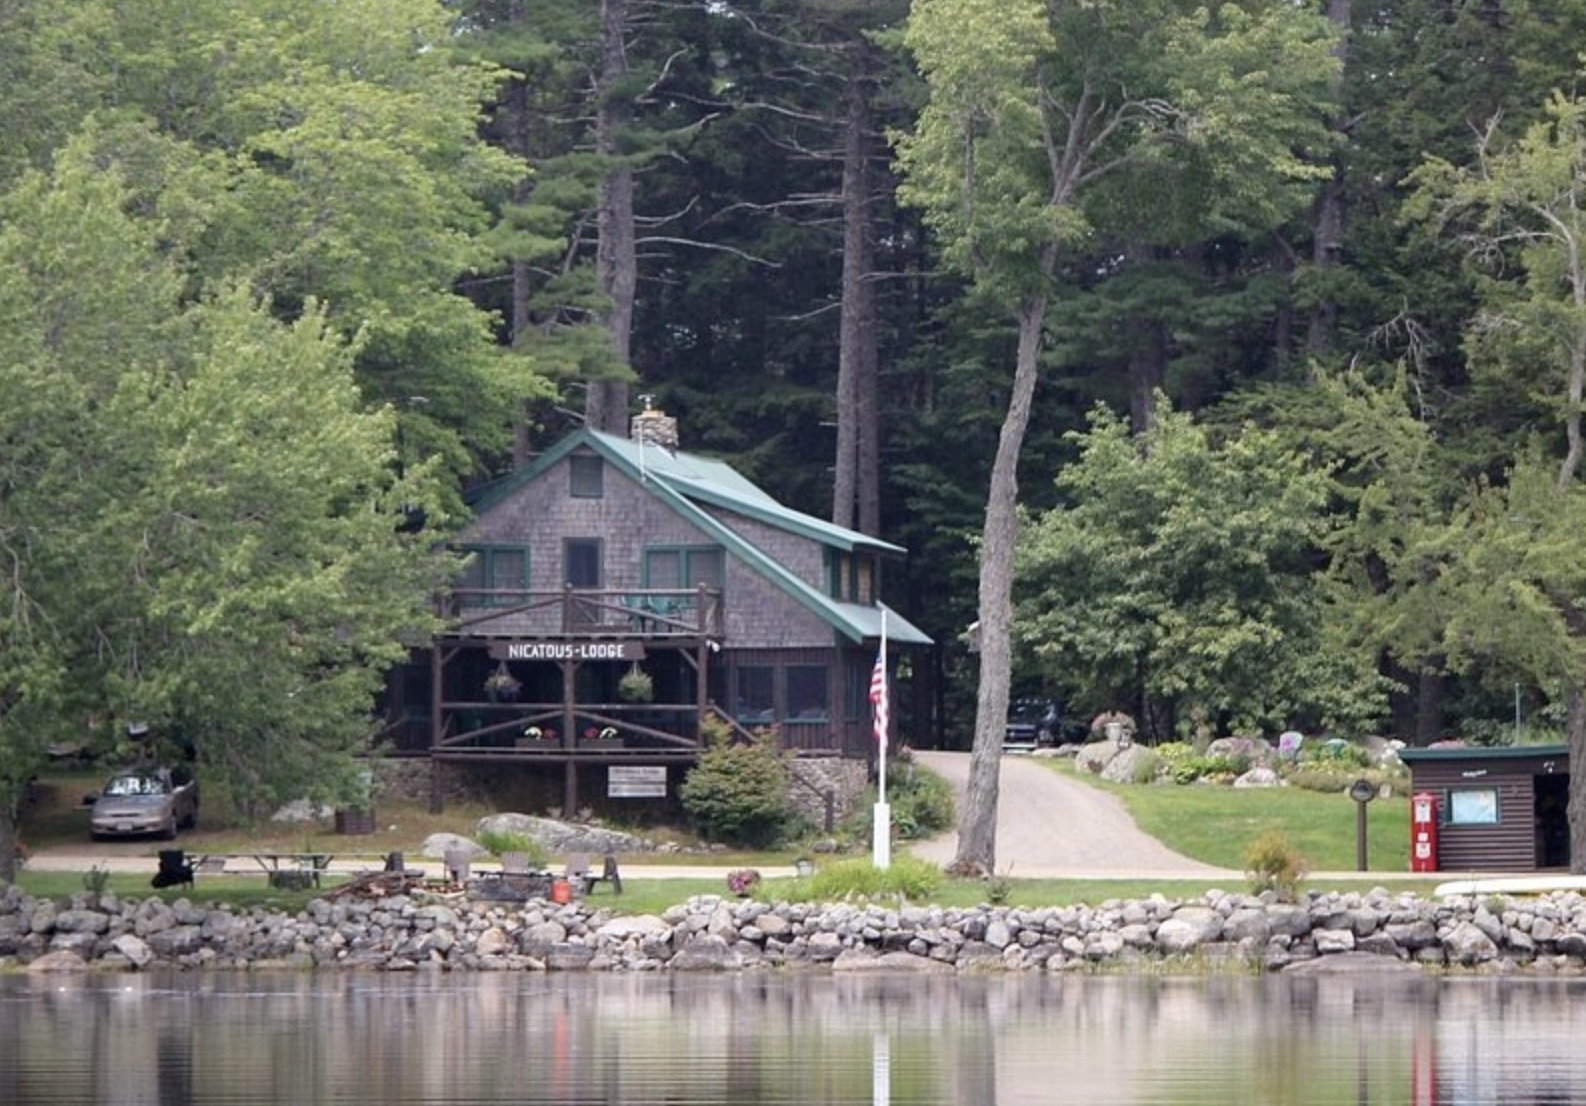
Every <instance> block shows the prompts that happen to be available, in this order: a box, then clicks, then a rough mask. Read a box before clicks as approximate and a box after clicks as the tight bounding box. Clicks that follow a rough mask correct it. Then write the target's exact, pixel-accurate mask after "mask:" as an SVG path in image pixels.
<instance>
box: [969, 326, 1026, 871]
mask: <svg viewBox="0 0 1586 1106" xmlns="http://www.w3.org/2000/svg"><path fill="white" fill-rule="evenodd" d="M1046 303H1047V301H1046V297H1045V296H1044V295H1040V296H1035V297H1032V298H1031V299H1029V300H1028V301H1026V302H1025V303H1024V304H1023V305H1021V306H1020V308H1019V310H1018V312H1017V315H1016V317H1017V319H1018V324H1019V351H1018V358H1017V363H1016V365H1015V368H1014V374H1013V391H1012V393H1011V394H1010V395H1009V397H1008V413H1007V416H1006V417H1005V418H1004V419H1003V422H1002V432H1001V434H1000V435H999V437H998V439H997V457H996V461H995V462H994V463H993V465H992V469H991V488H990V490H989V492H988V494H987V496H986V524H985V529H984V531H983V532H982V534H981V548H980V688H979V692H978V696H977V702H976V710H975V745H974V751H973V752H972V753H971V754H970V762H969V789H968V794H967V796H966V797H965V802H964V813H963V817H962V818H961V819H960V820H959V826H958V855H957V856H956V857H955V858H954V859H953V864H952V870H953V871H954V872H955V873H957V874H959V875H973V876H988V875H992V874H994V873H995V871H996V862H997V791H998V785H999V782H1000V781H999V773H1000V770H1001V765H1002V736H1003V727H1004V726H1005V725H1006V723H1007V717H1008V683H1009V680H1010V677H1011V672H1012V667H1013V643H1012V640H1011V637H1012V630H1013V552H1014V543H1015V542H1016V541H1017V539H1018V498H1019V451H1020V449H1022V448H1023V446H1024V435H1025V431H1026V429H1028V427H1029V425H1030V406H1031V403H1032V402H1033V401H1034V398H1035V383H1036V379H1037V377H1038V375H1039V372H1040V352H1041V333H1042V327H1043V324H1044V322H1045V320H1046Z"/></svg>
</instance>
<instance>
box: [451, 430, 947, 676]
mask: <svg viewBox="0 0 1586 1106" xmlns="http://www.w3.org/2000/svg"><path fill="white" fill-rule="evenodd" d="M579 448H589V449H593V450H594V451H595V452H597V453H599V454H600V455H601V456H602V457H604V458H605V460H606V461H607V462H608V463H609V464H611V465H614V466H615V467H616V468H617V469H618V470H619V471H621V472H623V473H624V474H625V475H627V476H628V477H629V478H630V479H633V480H636V481H638V482H640V483H642V484H644V485H645V486H646V487H648V488H649V489H650V490H651V492H652V493H654V495H655V497H656V498H657V499H659V500H661V501H662V502H663V503H666V504H667V505H668V506H670V507H671V508H672V509H673V510H675V511H676V512H677V513H678V514H680V515H682V516H683V517H684V518H686V519H688V520H689V521H690V522H691V523H693V524H694V525H695V526H698V527H699V528H700V529H701V530H703V531H705V532H706V533H708V534H710V535H711V536H713V537H714V538H715V539H716V540H717V541H718V542H719V543H720V544H721V545H722V546H723V547H724V548H726V549H727V550H728V551H729V552H730V553H732V555H733V556H735V557H737V558H738V559H739V560H740V561H742V562H744V563H745V564H747V565H749V566H750V567H751V568H753V569H754V570H755V571H757V572H759V573H760V574H761V575H762V576H764V577H765V578H766V579H768V580H770V581H771V582H772V583H774V584H776V585H777V586H778V587H780V588H781V589H782V590H783V591H785V592H786V593H787V594H788V595H790V596H792V597H793V598H794V599H796V600H797V601H798V602H799V603H800V604H801V605H802V606H804V607H805V608H807V609H808V610H811V611H813V612H814V613H815V614H817V615H819V616H820V617H821V618H823V619H824V620H825V621H827V622H828V623H830V624H831V626H832V627H833V628H834V629H835V630H836V631H837V632H838V633H839V634H840V635H841V636H842V637H845V638H847V639H849V640H850V641H855V642H863V641H866V640H869V639H872V638H875V639H879V637H880V636H881V610H882V608H881V607H879V606H864V605H861V604H858V603H845V602H841V601H839V600H836V599H833V598H832V597H831V596H829V595H826V594H825V593H823V592H822V591H821V590H820V589H819V588H816V587H813V586H812V585H810V584H809V583H807V582H806V581H804V580H802V579H800V578H799V577H798V576H796V575H794V574H793V573H792V572H790V571H788V569H787V568H786V567H785V566H784V565H783V564H782V563H781V562H779V561H777V560H775V559H774V558H772V557H771V556H769V555H768V554H766V553H765V552H764V551H763V550H761V549H760V547H759V546H757V545H754V544H753V543H752V542H749V541H747V540H745V539H744V538H743V537H742V536H741V535H739V534H738V533H737V532H736V531H734V530H733V529H732V528H731V527H729V526H727V525H725V524H723V523H722V522H721V521H720V520H719V519H717V518H716V516H714V515H713V514H711V513H710V511H708V510H706V509H705V508H706V507H716V508H720V509H722V510H726V511H731V512H732V513H734V514H738V515H743V516H744V517H746V518H752V519H754V520H755V521H757V522H761V523H764V524H766V525H767V526H772V527H775V528H776V529H779V530H784V531H787V532H788V533H792V534H797V535H799V536H801V537H805V538H809V539H810V540H812V541H816V542H819V543H821V544H822V545H826V546H829V547H831V548H834V549H838V550H841V551H843V552H845V553H848V552H853V551H855V550H869V551H872V552H875V553H880V554H885V555H889V556H893V555H902V554H903V553H905V552H906V550H904V549H903V547H902V546H898V545H893V544H892V543H890V542H884V541H881V540H880V539H878V538H873V537H870V536H869V535H868V534H861V533H859V532H858V531H856V530H849V529H846V528H845V527H842V526H838V525H836V524H834V523H830V522H825V521H823V520H821V519H818V518H816V517H814V516H813V515H806V514H804V513H802V512H800V511H794V510H790V509H789V508H787V507H784V506H783V505H782V504H781V503H778V502H777V501H776V500H775V499H773V498H771V496H769V495H767V494H766V493H765V492H764V491H762V490H761V489H760V488H758V487H756V486H755V485H754V484H752V483H750V482H749V481H748V480H746V479H744V478H743V476H741V475H740V474H739V473H737V472H735V471H734V470H733V469H732V467H731V466H730V465H728V464H726V463H725V462H722V461H717V460H713V459H711V458H709V457H701V456H698V455H697V454H692V453H682V452H679V451H676V450H670V449H667V448H665V447H664V446H658V445H653V444H649V443H641V442H636V441H632V440H630V439H628V438H619V437H616V436H614V435H611V434H605V433H602V432H600V431H598V430H590V429H588V428H587V427H586V428H584V429H581V430H578V431H575V432H574V433H572V434H570V435H569V436H568V437H566V438H563V439H562V440H561V441H560V442H558V443H557V444H556V445H555V446H553V447H551V448H550V449H549V450H547V451H546V452H545V453H543V454H541V455H540V457H539V458H537V459H536V460H535V461H534V462H533V463H532V464H529V465H526V466H525V467H523V468H521V469H519V470H518V471H517V472H515V473H513V474H512V475H511V476H509V477H506V478H504V479H502V480H500V481H498V482H497V483H495V484H493V485H491V486H490V487H489V488H487V489H485V490H484V491H483V492H482V493H481V494H480V496H479V498H478V500H477V501H476V503H475V507H476V509H477V510H479V511H480V512H481V513H483V512H485V511H488V510H489V509H490V508H491V507H493V506H495V505H496V504H497V503H499V502H501V501H502V500H504V499H506V498H507V497H508V496H510V495H511V494H512V493H513V492H515V491H516V490H517V489H519V488H521V487H524V486H525V485H527V484H529V483H532V482H533V481H534V480H536V479H538V478H539V477H540V475H541V474H543V473H544V472H545V471H546V470H548V469H550V468H551V467H552V466H554V465H556V464H557V463H558V462H560V461H561V460H562V459H563V458H564V457H566V456H567V455H568V454H569V453H572V452H573V451H574V450H577V449H579ZM886 630H887V639H888V640H889V641H894V642H897V643H899V644H908V645H929V644H931V639H930V638H929V637H928V636H927V635H926V634H925V633H924V632H923V631H921V630H920V629H918V628H917V627H915V626H913V625H912V624H910V623H909V622H908V620H906V619H905V618H903V617H902V616H901V615H899V614H897V613H896V612H892V611H889V612H888V614H887V619H886Z"/></svg>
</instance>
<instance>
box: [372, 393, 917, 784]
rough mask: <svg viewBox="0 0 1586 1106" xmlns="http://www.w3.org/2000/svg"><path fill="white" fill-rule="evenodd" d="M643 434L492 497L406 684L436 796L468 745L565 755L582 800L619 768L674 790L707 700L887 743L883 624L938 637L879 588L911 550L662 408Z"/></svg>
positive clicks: (466, 535) (751, 718)
mask: <svg viewBox="0 0 1586 1106" xmlns="http://www.w3.org/2000/svg"><path fill="white" fill-rule="evenodd" d="M631 433H632V436H631V437H630V438H621V437H618V436H615V435H610V434H605V433H602V432H600V431H596V430H591V429H587V428H586V429H581V430H579V431H577V432H575V433H573V434H571V435H570V436H568V437H567V438H565V439H563V440H562V441H561V442H559V443H557V444H556V445H555V446H554V447H553V448H551V449H550V450H549V451H547V452H546V453H545V454H543V455H542V456H540V457H539V458H538V459H537V460H535V461H534V462H532V463H531V464H529V465H527V466H525V467H523V468H521V469H519V470H518V471H516V472H514V473H513V474H511V475H510V476H508V477H505V478H504V479H502V480H500V481H498V482H497V483H495V484H494V485H491V486H489V487H487V488H485V489H483V490H482V492H481V493H480V494H479V495H478V496H477V497H476V500H475V503H474V506H475V511H476V516H475V518H474V520H473V522H472V523H471V524H470V525H469V526H468V527H467V528H466V530H465V531H464V532H463V533H462V535H461V537H460V539H459V541H460V550H461V551H462V552H464V553H466V554H468V561H467V568H466V570H465V574H464V576H463V577H462V579H461V580H459V581H458V583H457V586H456V587H454V588H453V589H452V590H451V592H450V593H449V594H448V595H446V596H445V597H444V598H443V600H442V601H441V603H442V608H441V614H442V616H443V619H444V622H445V626H446V628H445V630H444V631H443V632H442V633H441V634H440V635H439V636H438V637H437V638H436V639H435V640H434V641H433V642H432V643H431V644H430V645H429V646H428V647H427V648H424V649H419V650H415V652H414V654H413V657H412V660H411V662H410V663H409V664H408V665H406V666H405V667H404V668H403V669H401V670H400V671H399V673H398V674H397V675H396V677H395V678H394V679H393V681H392V682H391V685H390V688H389V690H388V696H387V704H386V708H387V717H388V720H389V721H388V729H387V733H386V735H385V740H386V743H387V745H388V747H389V748H391V749H392V750H393V751H394V752H396V753H399V754H400V753H407V754H411V755H417V754H423V755H426V756H428V757H429V758H430V761H431V767H432V776H433V778H434V780H435V783H434V787H433V789H432V805H433V806H436V807H437V808H438V807H439V805H440V803H441V790H440V788H441V785H440V782H439V779H440V775H439V774H440V772H441V770H442V768H443V766H445V765H451V764H468V763H474V764H480V763H488V764H492V765H497V766H515V767H514V770H519V769H521V770H524V771H539V772H547V771H550V772H559V773H560V775H561V777H562V779H561V782H562V789H563V806H564V809H566V810H568V811H572V810H576V809H577V808H578V805H579V801H580V796H581V795H583V794H587V793H588V790H587V789H589V788H602V787H603V788H605V792H604V793H607V794H611V793H614V792H616V793H620V792H619V791H618V789H616V787H615V781H617V780H621V781H624V783H625V784H628V785H631V783H632V781H634V780H636V779H637V780H651V781H657V780H660V779H662V778H663V777H664V779H665V780H666V786H667V787H668V788H675V786H676V784H677V783H678V782H679V780H680V779H681V775H682V773H683V771H685V770H686V768H687V767H688V766H689V765H691V764H692V763H693V762H694V761H695V760H696V759H697V757H698V755H699V753H700V752H701V750H702V744H701V742H702V736H701V721H702V719H705V718H707V717H718V718H720V719H721V720H722V721H723V723H724V724H726V725H728V726H730V727H732V728H735V729H737V730H739V731H741V732H743V733H752V732H754V731H755V730H760V729H765V730H769V731H771V732H773V733H774V734H776V736H777V738H778V740H780V742H781V744H782V745H783V746H784V747H785V748H786V749H787V750H788V751H789V752H790V753H792V754H794V755H795V756H796V757H806V758H816V757H826V758H832V757H835V758H843V759H847V760H857V761H859V762H861V763H862V762H864V761H866V760H868V759H870V758H871V757H873V755H874V749H875V742H874V735H873V732H872V723H871V711H870V701H869V682H870V676H871V672H872V669H873V666H874V664H875V661H876V657H877V653H878V648H879V646H880V644H881V640H882V634H883V630H884V631H885V634H886V639H887V643H888V655H889V657H902V656H906V655H907V653H908V652H909V651H910V650H912V649H915V648H918V647H921V646H928V645H929V644H930V639H929V638H928V637H927V636H926V635H925V634H923V633H922V632H921V631H919V630H918V629H917V628H915V627H914V626H913V625H911V624H910V623H909V622H908V620H907V619H905V618H903V617H902V616H900V615H899V614H898V613H897V612H894V611H889V610H888V609H887V608H886V607H884V606H883V604H882V602H881V599H880V593H881V583H882V573H883V569H884V567H885V566H886V565H887V564H888V563H894V562H897V561H899V560H900V559H901V558H902V557H903V555H904V552H905V551H904V550H903V549H902V548H900V547H898V546H896V545H892V544H890V543H888V542H884V541H880V540H878V539H876V538H873V537H870V536H867V535H865V534H861V533H858V532H856V531H852V530H848V529H845V528H843V527H840V526H836V525H833V524H831V523H829V522H825V521H823V520H821V519H818V518H815V517H813V516H810V515H805V514H802V513H800V512H797V511H793V510H789V509H788V508H786V507H784V506H782V505H781V504H780V503H778V502H777V501H776V500H775V499H773V498H772V497H771V496H769V495H767V494H766V493H765V492H763V491H761V490H760V489H759V488H757V487H756V486H755V485H753V484H752V483H750V482H749V481H747V480H745V479H744V478H742V477H741V476H739V475H738V474H737V473H736V472H735V471H734V470H733V469H732V468H731V467H729V466H728V465H726V464H723V463H722V462H720V461H716V460H713V459H710V458H707V457H702V456H698V455H694V454H689V453H685V452H682V451H680V450H679V449H678V448H677V432H676V421H675V420H674V419H671V418H669V417H667V416H666V415H664V414H662V413H661V412H659V411H655V410H653V409H647V410H645V411H644V412H643V413H641V414H640V415H638V416H636V417H635V418H634V420H633V425H632V432H631ZM613 768H617V769H618V771H617V772H612V771H611V769H613ZM635 769H638V771H635Z"/></svg>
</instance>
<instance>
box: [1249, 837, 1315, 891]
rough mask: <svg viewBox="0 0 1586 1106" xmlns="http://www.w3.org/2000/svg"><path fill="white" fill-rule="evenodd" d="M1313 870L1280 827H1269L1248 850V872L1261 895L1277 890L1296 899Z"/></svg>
mask: <svg viewBox="0 0 1586 1106" xmlns="http://www.w3.org/2000/svg"><path fill="white" fill-rule="evenodd" d="M1309 871H1310V865H1309V864H1308V863H1307V862H1306V860H1305V858H1304V857H1303V856H1301V855H1300V853H1299V850H1297V849H1296V848H1295V847H1294V846H1293V845H1292V844H1291V843H1290V842H1289V839H1288V838H1287V837H1286V836H1284V834H1283V833H1282V831H1280V830H1275V829H1269V830H1267V831H1266V832H1264V833H1262V834H1261V836H1259V837H1257V838H1256V839H1255V840H1254V841H1252V842H1251V843H1250V848H1248V849H1247V850H1245V875H1246V876H1247V877H1248V878H1249V880H1250V889H1251V890H1252V891H1254V892H1255V893H1257V894H1260V893H1261V892H1263V891H1276V892H1278V894H1280V895H1282V896H1283V897H1284V898H1287V899H1292V898H1293V897H1294V896H1295V894H1296V892H1298V891H1299V888H1300V883H1301V882H1302V881H1303V880H1304V879H1305V876H1306V874H1307V873H1308V872H1309Z"/></svg>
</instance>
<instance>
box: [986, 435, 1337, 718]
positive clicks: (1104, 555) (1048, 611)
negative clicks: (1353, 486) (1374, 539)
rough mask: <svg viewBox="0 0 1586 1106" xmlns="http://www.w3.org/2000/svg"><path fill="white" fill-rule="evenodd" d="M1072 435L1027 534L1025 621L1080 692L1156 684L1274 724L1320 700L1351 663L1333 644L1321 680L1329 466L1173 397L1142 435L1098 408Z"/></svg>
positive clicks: (1115, 693) (1109, 695)
mask: <svg viewBox="0 0 1586 1106" xmlns="http://www.w3.org/2000/svg"><path fill="white" fill-rule="evenodd" d="M1074 438H1075V440H1076V441H1077V443H1078V445H1079V448H1080V459H1079V461H1078V463H1076V464H1074V465H1070V466H1068V467H1067V468H1065V469H1064V470H1063V473H1062V475H1061V476H1060V478H1059V481H1058V484H1059V488H1060V491H1061V492H1062V494H1063V497H1064V499H1065V500H1066V505H1065V506H1063V507H1060V508H1058V509H1055V510H1053V511H1049V512H1047V513H1045V514H1044V515H1042V516H1041V517H1039V518H1037V519H1036V520H1035V521H1034V523H1033V525H1031V526H1029V527H1028V528H1027V529H1026V530H1025V532H1024V536H1023V539H1022V544H1021V547H1020V551H1019V552H1020V556H1019V562H1018V572H1019V587H1020V591H1021V594H1022V596H1023V599H1022V601H1021V604H1020V608H1019V609H1020V619H1019V623H1018V627H1017V634H1018V639H1019V641H1020V642H1021V643H1022V644H1023V646H1024V647H1025V648H1026V649H1028V650H1029V651H1030V652H1032V653H1033V654H1034V655H1035V656H1036V657H1037V658H1039V659H1040V661H1041V663H1042V664H1043V665H1044V666H1045V667H1047V668H1048V669H1050V670H1051V671H1054V672H1058V673H1062V674H1063V680H1064V682H1065V685H1066V687H1067V690H1068V691H1069V692H1070V697H1071V699H1072V700H1073V701H1076V702H1081V703H1090V704H1092V705H1095V706H1100V705H1104V704H1111V703H1118V702H1132V701H1135V700H1136V699H1138V698H1139V697H1140V696H1141V695H1142V694H1144V695H1145V696H1147V697H1149V698H1151V699H1153V700H1155V701H1157V702H1159V703H1164V704H1171V703H1174V702H1181V703H1184V704H1185V705H1187V706H1188V705H1195V706H1197V707H1199V706H1210V707H1211V708H1213V710H1215V711H1216V712H1219V713H1223V714H1231V715H1232V716H1233V718H1234V719H1235V720H1241V719H1242V720H1248V721H1251V722H1255V723H1258V724H1259V723H1266V724H1268V725H1280V724H1282V723H1284V722H1285V721H1286V720H1287V719H1288V718H1290V717H1293V716H1296V715H1298V714H1303V713H1305V712H1316V713H1320V712H1322V711H1324V709H1325V707H1326V698H1325V695H1326V692H1325V689H1326V688H1328V687H1331V686H1336V685H1337V684H1338V683H1339V682H1341V681H1343V680H1344V679H1345V677H1346V674H1347V672H1348V671H1349V670H1350V668H1351V666H1352V664H1353V663H1354V658H1353V657H1352V656H1350V655H1343V656H1339V655H1337V654H1333V656H1335V657H1336V658H1337V663H1336V664H1333V665H1332V666H1331V667H1332V668H1333V672H1332V673H1331V675H1332V677H1333V678H1332V679H1325V680H1324V679H1322V678H1321V677H1322V675H1323V672H1324V671H1325V670H1326V668H1327V659H1328V656H1329V654H1328V652H1327V650H1326V648H1325V645H1326V643H1325V641H1324V640H1323V638H1322V636H1321V634H1320V631H1319V627H1320V626H1321V625H1322V624H1323V622H1324V596H1323V594H1322V592H1321V590H1320V589H1319V587H1318V586H1317V582H1316V579H1315V573H1314V560H1313V558H1314V556H1315V552H1316V550H1317V548H1318V547H1319V545H1320V543H1321V542H1322V541H1323V540H1324V538H1325V536H1326V534H1327V532H1328V528H1329V525H1330V522H1329V517H1328V515H1327V513H1326V511H1325V506H1326V503H1327V496H1328V481H1327V473H1326V471H1325V469H1319V468H1318V467H1317V466H1316V465H1315V464H1314V463H1313V462H1312V461H1311V460H1310V459H1309V458H1307V457H1306V456H1304V455H1303V454H1302V453H1300V452H1299V451H1297V450H1296V449H1294V448H1293V446H1292V445H1291V444H1289V443H1286V442H1285V441H1284V440H1283V439H1281V438H1280V437H1279V436H1278V435H1276V434H1273V433H1269V432H1265V431H1261V430H1257V429H1254V428H1248V427H1247V428H1243V429H1241V430H1239V431H1238V432H1235V433H1231V434H1228V435H1226V436H1223V437H1221V438H1219V437H1216V436H1214V435H1213V434H1212V433H1211V432H1209V431H1208V430H1207V429H1206V428H1204V427H1202V426H1199V425H1197V424H1196V423H1195V422H1194V421H1193V420H1192V419H1191V418H1190V417H1189V416H1188V415H1185V414H1181V413H1178V412H1173V411H1167V410H1164V411H1162V412H1161V413H1160V416H1159V419H1158V422H1157V424H1156V425H1155V426H1154V427H1153V428H1152V429H1151V430H1150V431H1149V432H1148V433H1147V434H1146V435H1145V436H1144V437H1143V438H1140V439H1135V438H1133V437H1132V436H1131V434H1130V432H1129V427H1128V424H1127V422H1126V421H1125V420H1124V419H1122V418H1119V417H1118V416H1116V415H1113V414H1111V413H1110V412H1108V411H1106V410H1103V409H1098V410H1097V411H1096V412H1094V413H1093V415H1092V419H1091V427H1090V430H1089V431H1088V432H1086V433H1084V434H1076V435H1074ZM1252 728H1258V727H1252Z"/></svg>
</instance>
